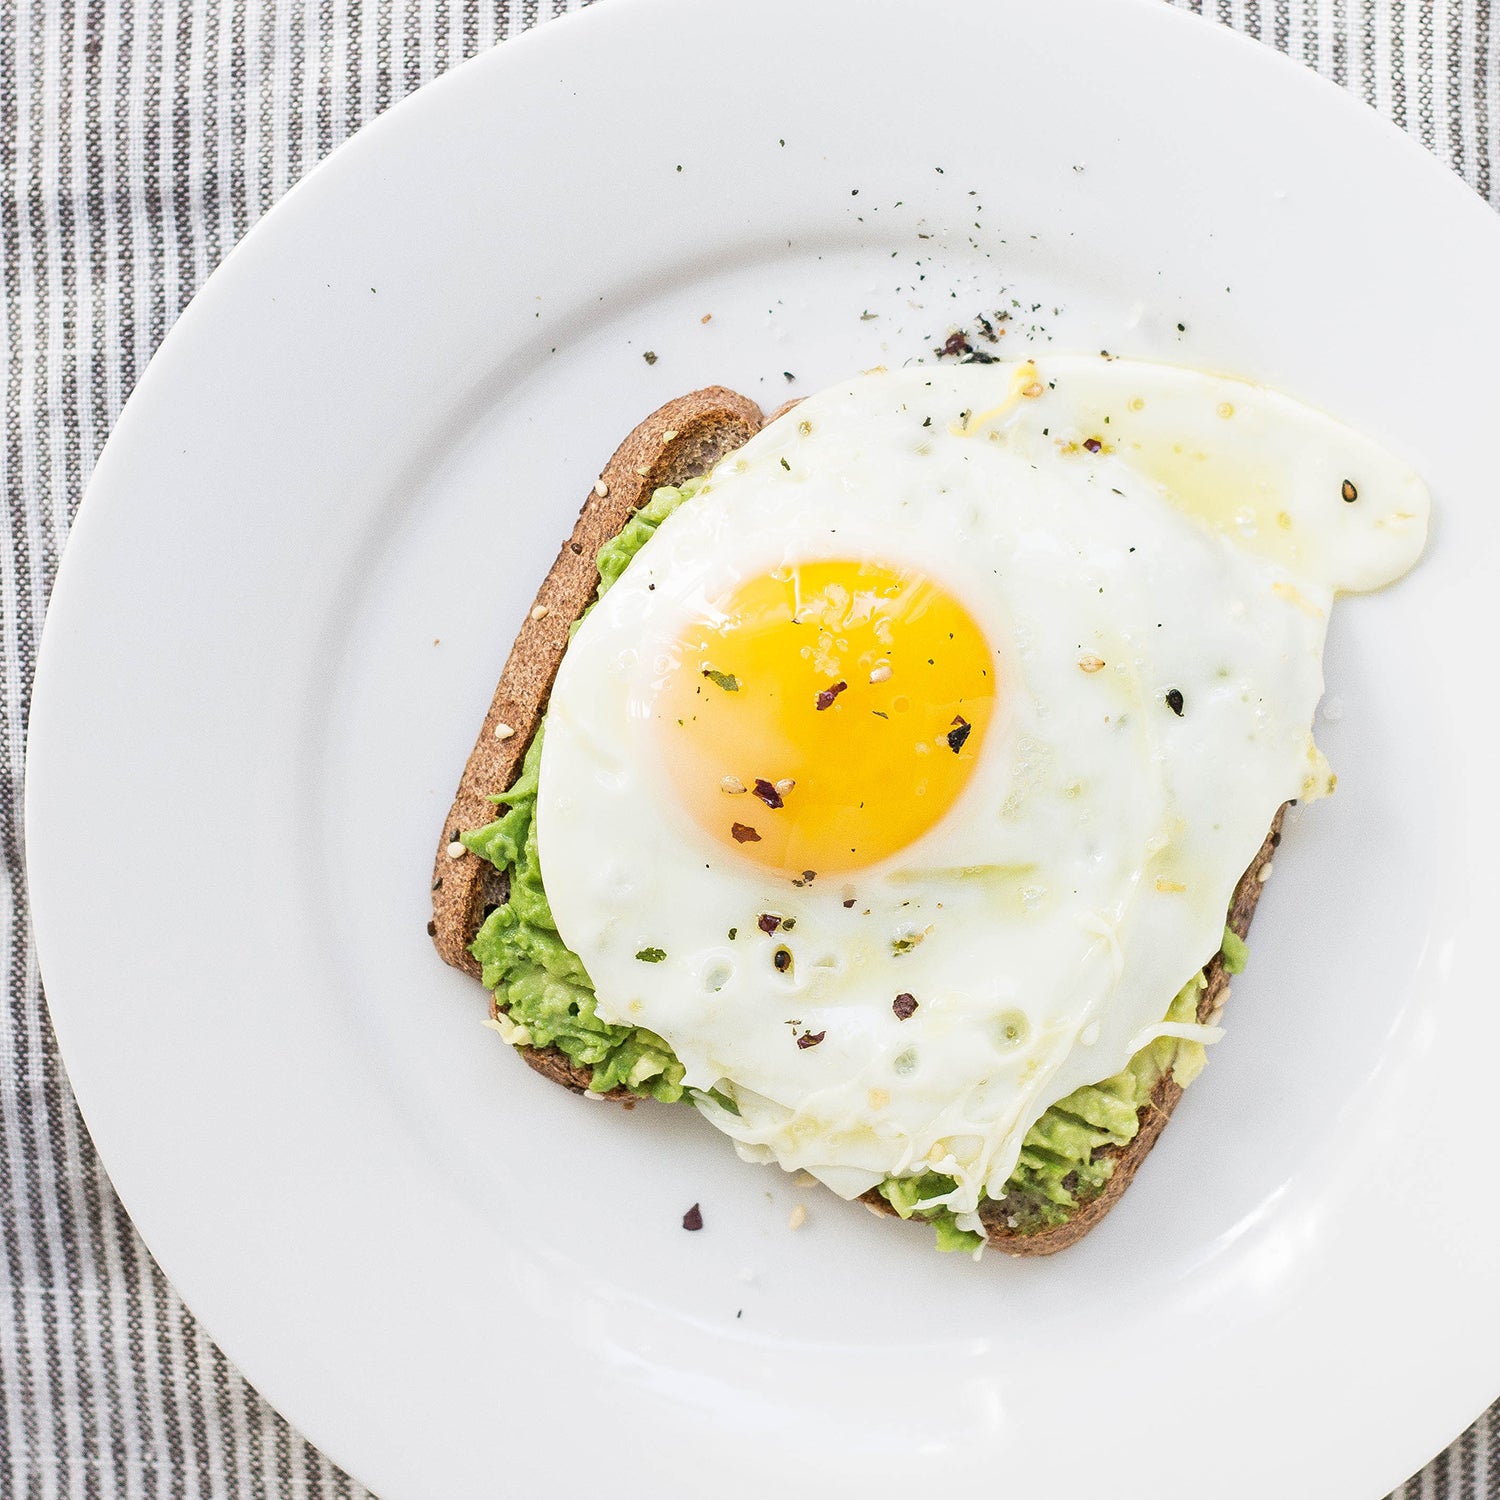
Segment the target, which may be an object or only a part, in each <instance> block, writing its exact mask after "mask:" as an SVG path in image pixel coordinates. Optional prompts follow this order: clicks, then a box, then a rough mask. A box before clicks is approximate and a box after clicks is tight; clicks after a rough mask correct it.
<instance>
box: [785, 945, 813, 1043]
mask: <svg viewBox="0 0 1500 1500" xmlns="http://www.w3.org/2000/svg"><path fill="white" fill-rule="evenodd" d="M772 962H773V963H774V964H775V965H776V972H777V973H778V974H785V973H786V971H787V970H788V969H790V968H791V966H792V955H791V952H790V950H788V949H786V948H778V949H777V950H776V956H775V958H774V959H773V960H772ZM818 1040H819V1041H822V1040H823V1039H822V1037H819V1038H818ZM799 1045H800V1044H799ZM811 1045H812V1043H811V1042H809V1043H808V1046H811Z"/></svg>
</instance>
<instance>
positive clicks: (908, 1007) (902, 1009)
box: [891, 994, 917, 1021]
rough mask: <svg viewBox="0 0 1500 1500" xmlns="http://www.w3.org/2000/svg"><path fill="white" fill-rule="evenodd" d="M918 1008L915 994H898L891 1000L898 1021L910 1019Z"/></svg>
mask: <svg viewBox="0 0 1500 1500" xmlns="http://www.w3.org/2000/svg"><path fill="white" fill-rule="evenodd" d="M916 1008H917V1001H916V997H915V996H913V995H905V994H902V995H897V996H896V998H895V999H894V1000H892V1001H891V1009H892V1010H893V1011H895V1012H896V1019H897V1020H898V1021H908V1020H910V1019H911V1017H912V1014H913V1013H914V1012H915V1010H916Z"/></svg>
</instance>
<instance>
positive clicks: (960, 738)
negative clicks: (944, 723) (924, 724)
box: [943, 716, 974, 755]
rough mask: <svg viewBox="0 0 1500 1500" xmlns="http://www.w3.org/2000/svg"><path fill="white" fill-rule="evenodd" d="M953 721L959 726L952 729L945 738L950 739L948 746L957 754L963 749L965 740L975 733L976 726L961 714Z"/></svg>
mask: <svg viewBox="0 0 1500 1500" xmlns="http://www.w3.org/2000/svg"><path fill="white" fill-rule="evenodd" d="M953 722H954V724H955V725H956V726H957V727H956V728H954V729H950V730H949V731H948V733H947V734H945V735H944V736H943V738H944V739H945V740H947V741H948V748H949V749H950V750H951V751H952V752H953V753H954V754H955V755H957V754H958V752H959V751H960V750H962V749H963V747H964V741H965V740H966V739H968V737H969V735H970V734H972V733H973V730H974V726H973V725H972V724H971V723H969V721H968V720H967V719H965V718H963V717H961V716H960V717H958V718H955V719H954V721H953Z"/></svg>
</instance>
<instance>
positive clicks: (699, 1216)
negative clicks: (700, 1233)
mask: <svg viewBox="0 0 1500 1500" xmlns="http://www.w3.org/2000/svg"><path fill="white" fill-rule="evenodd" d="M682 1227H683V1228H684V1229H702V1228H703V1210H702V1209H701V1208H699V1207H698V1205H697V1204H696V1203H695V1204H694V1205H693V1206H692V1207H691V1208H690V1209H688V1211H687V1212H686V1213H685V1214H683V1216H682Z"/></svg>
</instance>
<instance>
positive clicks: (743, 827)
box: [729, 823, 760, 844]
mask: <svg viewBox="0 0 1500 1500" xmlns="http://www.w3.org/2000/svg"><path fill="white" fill-rule="evenodd" d="M729 831H730V833H732V834H733V835H734V841H735V843H737V844H758V843H760V835H759V834H758V833H757V832H756V831H755V830H754V829H753V828H752V827H751V826H750V825H749V824H748V823H731V824H730V825H729Z"/></svg>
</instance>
